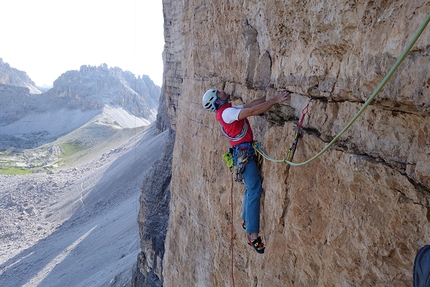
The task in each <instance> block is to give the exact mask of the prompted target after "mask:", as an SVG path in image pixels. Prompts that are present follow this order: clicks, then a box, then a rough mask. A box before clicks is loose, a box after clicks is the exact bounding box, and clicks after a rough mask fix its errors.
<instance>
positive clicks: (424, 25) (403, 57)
mask: <svg viewBox="0 0 430 287" xmlns="http://www.w3.org/2000/svg"><path fill="white" fill-rule="evenodd" d="M429 21H430V13H429V14H427V17H426V18H425V20H424V22H423V23H422V24H421V26H420V27H419V28H418V30H417V31H416V32H415V35H414V36H413V37H412V39H411V41H410V42H409V44H408V45H407V46H406V48H405V49H404V50H403V52H402V53H401V54H400V56H399V58H397V61H396V62H395V63H394V65H393V66H392V67H391V69H390V71H389V72H388V73H387V75H386V76H385V77H384V79H383V80H382V81H381V82H380V83H379V85H378V87H377V88H376V89H375V90H374V91H373V93H372V95H371V96H370V97H369V98H368V99H367V100H366V102H365V103H364V104H363V106H362V107H361V109H360V110H359V111H358V112H357V114H356V115H355V116H354V117H353V118H352V120H351V121H350V122H349V123H348V124H347V125H346V126H345V127H344V128H343V130H341V131H340V132H339V134H338V135H336V136H335V137H334V138H333V140H332V141H331V142H329V143H328V144H327V145H326V146H325V147H324V149H322V150H321V151H320V152H319V153H317V154H316V155H315V156H313V157H312V158H310V159H308V160H306V161H304V162H300V163H293V162H291V161H290V160H289V159H288V157H287V158H285V159H282V160H276V159H273V158H271V157H269V156H268V155H267V154H265V153H264V152H263V151H262V150H261V148H260V147H259V145H255V144H254V149H255V150H256V151H257V152H258V153H259V154H261V156H263V157H264V158H265V159H267V160H270V161H272V162H284V163H287V164H289V165H291V166H302V165H306V164H308V163H310V162H312V161H314V160H315V159H317V158H318V157H320V156H321V155H322V154H323V153H325V152H326V151H327V150H328V149H329V148H330V147H331V146H332V145H333V144H334V143H335V142H336V141H337V140H338V139H339V138H340V137H341V136H342V135H343V134H344V133H345V132H346V131H347V130H348V129H349V128H350V127H351V125H352V124H353V123H354V122H355V121H356V120H357V118H358V117H359V116H360V115H361V114H362V113H363V112H364V110H365V109H366V108H367V107H368V106H369V105H370V103H371V102H372V101H373V99H374V98H375V97H376V95H378V93H379V92H380V91H381V89H382V88H383V87H384V86H385V84H386V83H387V82H388V80H389V79H390V78H391V76H392V75H393V73H394V72H395V71H396V70H397V68H398V67H399V65H400V64H401V63H402V62H403V60H404V59H405V57H406V55H407V54H408V53H409V51H410V50H411V49H412V47H413V45H414V44H415V42H416V41H417V40H418V38H419V37H420V36H421V34H422V32H423V31H424V29H425V28H426V26H427V24H428V23H429Z"/></svg>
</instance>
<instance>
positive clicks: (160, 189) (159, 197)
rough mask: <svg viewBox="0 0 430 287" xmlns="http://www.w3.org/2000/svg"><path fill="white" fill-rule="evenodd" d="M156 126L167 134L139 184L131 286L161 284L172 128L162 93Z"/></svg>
mask: <svg viewBox="0 0 430 287" xmlns="http://www.w3.org/2000/svg"><path fill="white" fill-rule="evenodd" d="M155 124H156V128H157V130H158V131H159V132H163V131H166V130H169V138H168V139H167V142H166V144H165V146H164V149H163V151H162V156H161V158H160V159H159V160H157V161H156V162H155V163H154V165H153V166H152V169H151V171H150V174H149V175H148V176H147V177H146V178H145V180H144V182H143V184H142V193H141V196H140V211H139V216H138V222H139V236H140V247H141V249H142V252H141V253H140V254H139V255H138V259H137V266H136V267H137V268H136V269H135V270H134V272H133V278H132V281H131V284H132V287H147V286H152V287H155V286H163V274H162V273H163V258H164V253H165V247H164V246H165V239H166V233H167V223H168V220H169V203H170V181H171V178H172V156H173V147H174V144H175V132H174V131H173V130H171V129H170V124H169V118H168V116H167V111H166V105H165V103H164V97H160V105H159V108H158V113H157V121H156V123H155Z"/></svg>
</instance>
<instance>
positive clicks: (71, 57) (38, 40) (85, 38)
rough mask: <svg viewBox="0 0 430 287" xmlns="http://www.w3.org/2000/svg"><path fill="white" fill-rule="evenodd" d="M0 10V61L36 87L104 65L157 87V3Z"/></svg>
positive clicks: (15, 0) (74, 2) (39, 4)
mask: <svg viewBox="0 0 430 287" xmlns="http://www.w3.org/2000/svg"><path fill="white" fill-rule="evenodd" d="M2 2H3V3H1V4H0V11H1V12H2V13H1V14H2V15H1V17H0V27H2V28H1V36H0V39H1V44H0V58H3V61H4V62H7V63H8V64H9V65H11V66H12V67H14V68H17V69H18V70H22V71H25V72H26V73H27V75H28V76H29V77H30V78H31V79H32V80H33V81H34V82H35V83H36V85H39V86H43V85H52V83H53V81H54V80H56V79H57V78H58V77H59V76H60V75H61V74H62V73H64V72H66V71H68V70H78V69H79V68H80V66H82V65H91V66H98V65H100V64H102V63H106V64H107V65H108V66H109V67H119V68H121V69H123V70H128V71H131V72H132V73H134V74H135V75H136V76H137V75H142V74H145V75H148V76H149V77H150V78H151V79H152V80H153V81H154V82H155V84H157V85H159V86H161V84H162V74H163V61H162V52H163V47H164V30H163V12H162V2H161V0H61V1H60V0H11V1H2Z"/></svg>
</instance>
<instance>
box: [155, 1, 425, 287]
mask: <svg viewBox="0 0 430 287" xmlns="http://www.w3.org/2000/svg"><path fill="white" fill-rule="evenodd" d="M163 7H164V19H165V23H164V25H165V40H166V45H165V51H164V54H163V57H164V64H165V68H164V69H165V70H164V95H165V97H166V105H167V108H168V113H169V117H170V122H171V125H172V128H173V129H174V130H175V131H176V140H175V147H174V152H173V162H172V181H171V185H170V189H171V190H170V191H171V199H170V216H169V225H168V229H167V237H166V242H165V254H164V260H163V268H162V270H163V278H164V282H163V284H164V286H232V276H231V250H230V242H231V240H232V242H233V248H234V277H235V285H236V286H411V284H412V267H413V260H414V257H415V254H416V252H417V250H418V249H419V248H420V247H421V246H422V245H424V244H427V243H430V224H429V220H430V212H429V211H430V209H429V208H430V204H429V197H430V164H429V162H430V146H429V143H430V135H429V126H430V116H429V114H430V64H429V63H430V61H429V60H430V56H429V54H430V27H428V28H427V29H426V30H425V32H424V33H423V35H422V36H421V38H420V39H419V41H418V42H417V43H416V44H415V46H414V48H413V49H412V51H411V53H410V54H409V55H408V56H407V57H406V59H405V61H404V62H403V63H402V65H401V66H400V67H399V69H398V71H397V72H396V73H395V74H394V75H393V77H392V78H391V80H390V81H389V82H388V83H387V85H386V86H385V87H384V89H383V90H382V91H381V92H380V93H379V95H378V96H377V98H376V99H375V101H374V102H373V103H372V105H370V106H369V108H368V109H367V110H366V111H365V112H364V113H363V114H362V115H361V117H360V118H359V119H358V120H357V121H356V122H355V123H354V124H353V125H352V126H351V128H350V129H349V130H348V131H347V132H346V133H345V134H344V135H343V136H342V137H341V138H340V140H339V141H338V142H337V143H336V144H335V145H334V147H332V148H331V149H329V150H328V151H327V152H326V153H325V154H323V155H322V156H321V157H320V158H318V159H317V160H315V161H314V162H312V163H310V164H308V165H306V166H303V167H289V166H288V165H286V164H283V163H272V162H269V161H264V163H263V166H262V176H263V178H264V182H263V188H264V193H263V196H262V200H261V235H262V237H263V240H264V242H265V243H266V246H267V248H266V252H265V254H264V255H259V254H257V253H256V252H255V251H253V250H252V248H251V247H249V246H248V245H247V244H246V235H245V232H244V231H243V230H242V228H241V219H240V212H241V205H242V194H243V189H244V188H243V186H242V185H240V184H236V183H235V184H234V188H233V202H231V200H230V195H231V175H230V174H229V172H228V170H227V168H226V167H225V166H224V163H223V160H222V153H223V152H225V151H226V150H227V149H228V147H229V145H228V142H227V140H226V139H225V138H223V136H222V134H221V131H220V129H219V125H218V123H217V122H216V120H215V117H214V114H213V113H209V112H206V111H204V110H203V108H202V107H201V97H202V95H203V93H204V92H205V91H206V90H207V89H209V88H212V87H215V88H218V89H225V90H226V91H227V92H228V93H232V95H233V97H234V99H235V103H236V104H240V103H242V102H247V101H250V100H253V99H255V98H257V97H260V96H263V95H266V96H267V97H272V96H273V95H274V94H275V92H276V91H277V90H288V91H291V92H292V93H293V96H292V98H291V102H289V103H284V104H282V105H277V106H275V107H273V108H272V109H271V110H270V111H269V112H268V113H266V114H265V115H264V116H261V117H260V116H259V117H255V118H253V119H252V120H251V125H252V127H253V130H254V134H255V138H256V140H258V141H260V142H261V144H262V148H263V150H264V151H265V152H266V153H267V154H269V155H270V156H271V157H273V158H277V159H282V158H284V157H285V152H286V151H287V150H288V148H289V146H290V144H291V142H292V140H293V135H294V127H295V126H296V123H297V120H298V118H299V116H300V113H301V110H302V108H303V107H304V106H305V105H306V103H307V101H308V100H309V99H310V98H311V97H313V98H314V99H313V101H312V102H311V104H310V107H309V114H308V116H307V117H306V120H305V122H304V134H303V137H302V138H301V139H300V141H299V143H298V146H297V150H296V153H295V156H294V161H295V162H301V161H304V160H306V159H309V158H311V157H312V156H314V155H315V154H316V153H317V152H319V151H320V150H321V149H323V148H324V147H325V145H326V144H327V143H328V142H329V141H330V140H331V139H333V138H334V137H335V136H336V135H337V133H338V132H340V131H341V130H342V128H343V127H344V126H345V125H346V124H347V123H348V122H349V121H350V120H351V118H352V117H353V116H354V115H355V113H356V112H357V111H358V110H359V108H360V107H361V106H362V104H363V102H364V101H365V100H366V99H367V98H368V97H369V96H370V94H371V93H372V92H373V90H374V89H375V88H376V87H377V85H378V84H379V82H380V81H381V80H382V79H383V77H384V76H385V74H386V73H387V72H388V70H389V69H390V68H391V66H392V64H393V63H394V62H395V60H396V58H397V57H398V56H399V55H400V53H401V52H402V51H403V49H404V47H405V46H406V45H407V43H408V42H409V40H410V39H411V38H412V36H413V34H414V33H415V31H416V30H417V28H418V27H419V26H420V24H421V23H422V21H423V20H424V18H425V17H426V15H427V13H428V12H429V11H430V2H429V1H425V0H402V1H400V0H399V1H385V0H379V1H347V0H333V1H327V0H309V1H295V0H290V1H277V0H265V1H257V0H249V1H243V0H242V1H239V0H213V1H203V0H184V1H173V0H163ZM232 207H233V214H232V213H231V208H232ZM231 220H233V223H234V224H233V227H234V234H233V238H231V235H230V230H231V229H230V228H231V225H230V223H231Z"/></svg>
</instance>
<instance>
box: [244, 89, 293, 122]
mask: <svg viewBox="0 0 430 287" xmlns="http://www.w3.org/2000/svg"><path fill="white" fill-rule="evenodd" d="M289 98H290V93H288V92H281V93H278V94H277V95H276V96H275V97H273V98H271V99H270V100H267V101H266V100H265V99H264V102H262V103H259V104H257V105H255V106H252V107H249V108H247V107H246V105H243V107H244V108H243V109H241V110H240V113H239V116H238V120H242V119H244V118H247V117H250V116H256V115H259V114H262V113H264V112H265V111H267V110H268V109H270V108H271V107H272V106H273V105H275V104H277V103H280V102H283V101H285V100H287V99H289ZM261 99H262V98H260V99H258V100H261ZM258 100H256V101H258ZM251 103H252V102H251Z"/></svg>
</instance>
